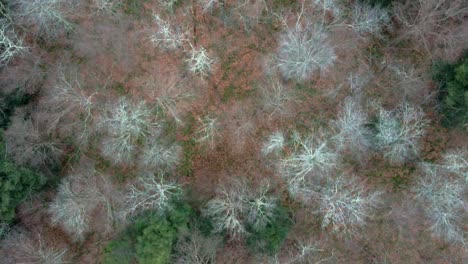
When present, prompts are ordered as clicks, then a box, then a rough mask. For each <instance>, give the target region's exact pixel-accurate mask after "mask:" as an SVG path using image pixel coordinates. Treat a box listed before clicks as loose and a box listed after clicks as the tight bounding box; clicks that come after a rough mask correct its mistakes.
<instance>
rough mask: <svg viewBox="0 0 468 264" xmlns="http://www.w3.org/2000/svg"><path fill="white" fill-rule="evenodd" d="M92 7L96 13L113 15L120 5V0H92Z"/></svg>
mask: <svg viewBox="0 0 468 264" xmlns="http://www.w3.org/2000/svg"><path fill="white" fill-rule="evenodd" d="M92 7H93V8H94V9H96V12H97V13H98V14H104V15H114V14H115V13H116V12H118V9H119V8H121V7H122V0H92Z"/></svg>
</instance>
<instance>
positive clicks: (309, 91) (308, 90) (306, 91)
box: [294, 81, 319, 97]
mask: <svg viewBox="0 0 468 264" xmlns="http://www.w3.org/2000/svg"><path fill="white" fill-rule="evenodd" d="M313 86H314V82H313V81H311V82H309V83H299V82H298V83H296V84H294V89H296V90H297V91H299V92H300V93H301V94H302V95H306V96H310V97H312V96H316V95H318V94H319V92H318V91H317V90H315V89H314V88H312V87H313Z"/></svg>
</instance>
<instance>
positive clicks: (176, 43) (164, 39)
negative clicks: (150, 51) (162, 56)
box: [151, 15, 187, 50]
mask: <svg viewBox="0 0 468 264" xmlns="http://www.w3.org/2000/svg"><path fill="white" fill-rule="evenodd" d="M154 21H155V22H156V25H157V27H158V29H157V31H156V32H155V33H154V34H153V35H152V36H151V41H152V42H153V43H154V44H155V45H156V46H160V47H162V48H164V49H166V50H175V49H178V48H183V44H184V42H186V41H187V36H186V35H187V33H186V32H183V31H182V30H181V29H180V28H174V27H173V26H172V25H171V23H170V22H169V21H166V20H163V19H162V18H160V17H159V16H158V15H154Z"/></svg>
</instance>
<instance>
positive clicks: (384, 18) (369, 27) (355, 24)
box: [349, 2, 390, 36]
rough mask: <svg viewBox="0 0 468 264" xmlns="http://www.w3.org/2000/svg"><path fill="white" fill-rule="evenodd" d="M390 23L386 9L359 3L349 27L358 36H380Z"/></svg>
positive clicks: (353, 12) (356, 5)
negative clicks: (367, 34)
mask: <svg viewBox="0 0 468 264" xmlns="http://www.w3.org/2000/svg"><path fill="white" fill-rule="evenodd" d="M389 23H390V16H389V15H388V11H387V9H385V8H382V7H380V6H371V5H369V4H366V3H361V2H358V3H356V4H355V5H354V8H353V11H352V20H351V24H349V26H350V27H351V28H352V29H353V30H354V31H355V32H356V33H358V34H360V35H363V34H366V33H369V34H373V35H377V36H378V35H379V34H380V31H381V30H382V28H383V27H384V26H386V25H388V24H389Z"/></svg>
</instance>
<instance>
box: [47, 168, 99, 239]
mask: <svg viewBox="0 0 468 264" xmlns="http://www.w3.org/2000/svg"><path fill="white" fill-rule="evenodd" d="M98 202H100V199H99V193H98V191H97V189H96V186H95V185H93V184H91V181H90V180H89V179H88V177H87V176H85V175H81V174H77V175H71V176H68V177H67V178H65V179H63V180H62V183H61V184H60V186H59V187H58V193H57V196H56V197H55V198H54V200H53V201H52V202H51V204H50V205H49V213H50V215H51V221H52V224H53V225H59V226H61V227H62V228H63V230H64V231H65V232H66V233H68V234H69V235H70V236H71V237H72V238H73V240H74V241H77V242H80V241H83V240H84V238H85V235H86V233H88V232H89V230H90V226H89V225H90V218H89V214H90V212H91V211H92V210H93V209H94V208H95V207H96V206H97V204H98Z"/></svg>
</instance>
